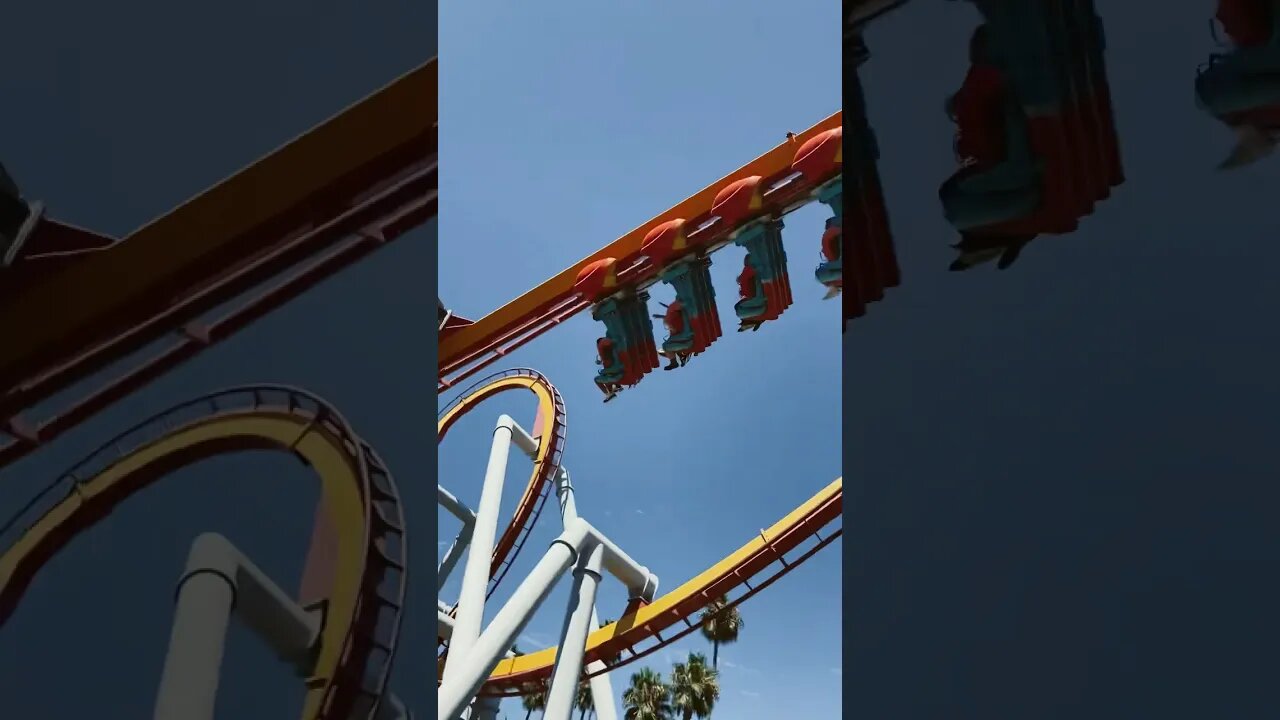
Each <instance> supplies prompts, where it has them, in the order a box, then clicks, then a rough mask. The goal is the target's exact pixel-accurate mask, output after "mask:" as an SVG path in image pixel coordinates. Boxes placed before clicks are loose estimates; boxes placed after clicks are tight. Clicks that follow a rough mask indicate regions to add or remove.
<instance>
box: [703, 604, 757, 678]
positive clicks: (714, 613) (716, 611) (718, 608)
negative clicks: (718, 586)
mask: <svg viewBox="0 0 1280 720" xmlns="http://www.w3.org/2000/svg"><path fill="white" fill-rule="evenodd" d="M728 605H729V601H728V600H727V599H726V598H725V597H724V596H723V595H721V596H720V597H718V598H716V599H715V600H712V601H711V604H709V605H707V609H706V610H703V611H702V617H700V618H699V620H700V621H701V623H702V637H704V638H706V639H707V640H710V641H711V665H712V667H719V666H720V646H721V645H729V644H732V643H735V642H737V641H738V633H740V632H742V628H743V627H744V626H745V625H746V623H744V622H743V621H742V614H741V613H739V612H738V608H736V607H728Z"/></svg>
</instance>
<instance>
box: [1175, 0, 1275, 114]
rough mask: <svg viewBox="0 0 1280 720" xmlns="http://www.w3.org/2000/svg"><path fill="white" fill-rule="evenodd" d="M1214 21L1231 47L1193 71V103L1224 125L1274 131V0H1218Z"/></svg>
mask: <svg viewBox="0 0 1280 720" xmlns="http://www.w3.org/2000/svg"><path fill="white" fill-rule="evenodd" d="M1217 19H1218V21H1219V23H1221V25H1222V27H1223V29H1224V30H1225V31H1226V32H1227V34H1228V36H1230V37H1231V38H1232V40H1233V42H1234V43H1235V47H1234V48H1233V49H1232V51H1231V52H1230V53H1228V54H1226V55H1214V56H1212V57H1211V58H1210V60H1209V64H1208V66H1207V67H1204V68H1202V69H1201V70H1200V71H1199V72H1198V73H1197V76H1196V85H1195V87H1196V100H1197V102H1198V104H1199V105H1200V107H1202V108H1203V109H1205V110H1206V111H1208V112H1209V113H1210V114H1212V115H1213V116H1214V117H1216V118H1218V119H1219V120H1222V121H1224V122H1226V123H1227V124H1228V125H1232V126H1238V125H1244V124H1253V125H1257V126H1260V127H1265V128H1268V129H1270V128H1275V127H1280V0H1220V2H1219V5H1218V16H1217Z"/></svg>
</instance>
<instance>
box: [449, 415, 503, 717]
mask: <svg viewBox="0 0 1280 720" xmlns="http://www.w3.org/2000/svg"><path fill="white" fill-rule="evenodd" d="M514 427H515V421H514V420H512V419H511V418H510V417H509V416H507V415H503V416H501V417H499V418H498V424H497V426H496V427H495V428H494V429H493V444H492V445H491V446H490V448H489V464H488V466H487V467H486V468H485V472H484V485H483V487H481V489H480V503H479V505H478V506H477V508H476V519H475V527H474V529H473V531H472V533H471V542H470V544H469V547H468V552H467V564H466V569H465V570H464V571H463V574H462V589H461V591H460V592H459V593H458V613H457V617H456V619H455V620H454V624H453V638H452V639H451V640H450V641H449V658H448V660H446V661H445V666H444V677H443V678H442V682H446V683H447V682H449V680H450V679H451V678H452V677H453V676H454V675H455V674H456V673H457V672H458V668H459V667H460V666H461V665H462V664H463V662H464V660H465V658H466V656H467V655H469V654H470V652H471V646H472V645H474V644H475V642H476V638H478V637H479V636H480V626H481V624H482V623H483V621H484V601H485V594H486V591H487V590H488V586H489V569H490V563H491V561H492V559H493V546H494V543H495V542H496V540H497V535H498V511H499V510H501V505H502V486H503V485H504V484H505V482H506V476H507V458H508V457H509V455H510V453H511V443H512V438H513V437H514V430H513V428H514ZM461 711H462V709H461V708H458V710H457V711H455V713H454V714H453V715H452V716H442V717H448V718H449V720H454V719H455V718H456V717H457V716H458V713H460V712H461Z"/></svg>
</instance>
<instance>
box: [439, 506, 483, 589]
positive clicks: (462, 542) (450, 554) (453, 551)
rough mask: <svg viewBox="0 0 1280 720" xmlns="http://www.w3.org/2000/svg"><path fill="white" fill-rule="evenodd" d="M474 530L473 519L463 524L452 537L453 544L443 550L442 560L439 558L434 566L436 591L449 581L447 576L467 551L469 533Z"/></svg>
mask: <svg viewBox="0 0 1280 720" xmlns="http://www.w3.org/2000/svg"><path fill="white" fill-rule="evenodd" d="M474 530H475V522H474V521H473V522H469V523H467V524H465V525H463V526H462V530H461V531H459V532H458V536H457V537H456V538H454V540H453V544H452V545H450V546H449V549H448V551H446V552H445V554H444V560H441V561H440V567H438V568H436V592H437V593H438V592H440V591H441V590H442V589H443V588H444V586H445V583H447V582H449V576H450V575H452V574H453V569H454V568H455V567H457V565H458V561H459V560H461V559H462V554H463V553H464V552H466V551H467V546H468V545H469V544H470V543H471V533H472V532H473V531H474Z"/></svg>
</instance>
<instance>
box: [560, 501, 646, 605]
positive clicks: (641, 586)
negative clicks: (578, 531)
mask: <svg viewBox="0 0 1280 720" xmlns="http://www.w3.org/2000/svg"><path fill="white" fill-rule="evenodd" d="M574 523H582V524H583V525H586V526H587V530H588V532H589V533H590V535H591V537H592V538H594V539H595V540H596V541H597V542H599V543H600V545H601V546H602V547H603V548H604V569H605V570H607V571H609V574H610V575H612V576H614V577H615V578H617V579H618V581H619V582H621V583H622V584H623V585H625V586H626V588H627V592H628V593H630V597H631V599H632V600H634V599H636V598H639V599H642V600H644V601H645V602H653V599H654V597H655V596H657V594H658V576H657V575H654V574H653V572H651V571H650V570H649V568H647V567H645V566H643V565H641V564H640V563H637V562H636V561H635V560H632V559H631V556H630V555H628V554H626V553H625V552H623V551H622V548H620V547H618V546H617V544H615V543H614V542H613V541H612V540H610V539H609V538H607V537H605V536H604V534H603V533H601V532H600V531H599V530H597V529H595V527H593V526H592V525H591V524H590V523H587V521H585V520H583V519H582V518H580V517H579V518H574V519H573V520H571V521H570V522H569V523H567V524H566V528H568V527H569V526H570V525H572V524H574Z"/></svg>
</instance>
